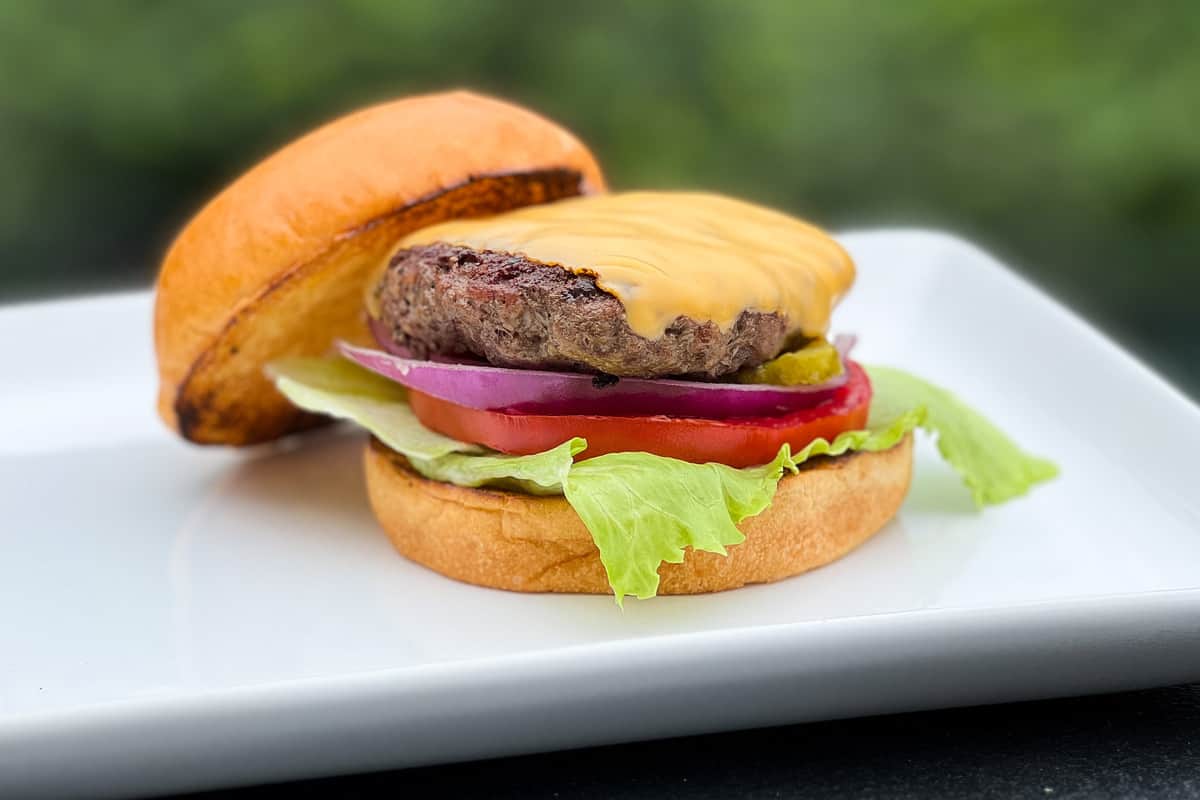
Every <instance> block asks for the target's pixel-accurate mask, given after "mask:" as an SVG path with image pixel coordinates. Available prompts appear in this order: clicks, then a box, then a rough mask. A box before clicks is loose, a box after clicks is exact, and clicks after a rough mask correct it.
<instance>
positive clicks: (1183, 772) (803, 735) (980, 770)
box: [190, 676, 1200, 800]
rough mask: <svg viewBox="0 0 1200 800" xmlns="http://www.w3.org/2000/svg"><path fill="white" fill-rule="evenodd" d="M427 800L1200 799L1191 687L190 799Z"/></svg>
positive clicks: (1197, 718) (1195, 691)
mask: <svg viewBox="0 0 1200 800" xmlns="http://www.w3.org/2000/svg"><path fill="white" fill-rule="evenodd" d="M1197 677H1200V676H1197ZM426 796H436V797H446V798H450V797H468V798H469V797H481V798H483V797H486V798H497V799H500V800H502V799H503V798H529V797H532V798H541V797H545V798H562V799H563V800H567V799H568V798H617V799H620V798H647V797H653V798H734V797H748V798H787V797H881V798H884V797H886V798H893V797H895V798H931V797H933V798H945V797H951V798H957V797H963V798H968V797H969V798H977V797H978V798H990V797H997V798H1025V797H1031V798H1042V799H1043V800H1045V798H1053V800H1063V798H1126V797H1134V798H1136V797H1148V798H1200V684H1196V685H1192V686H1179V687H1174V688H1169V689H1155V690H1149V691H1142V692H1129V693H1125V694H1115V695H1106V696H1099V697H1084V698H1075V699H1068V700H1049V701H1043V702H1036V703H1016V704H1011V705H1002V706H988V707H980V708H968V709H956V710H948V711H929V712H923V713H914V714H897V715H893V716H887V717H875V718H870V719H858V720H843V721H839V722H823V723H811V724H807V725H793V726H789V727H783V728H765V729H761V730H754V731H744V732H740V733H726V734H716V735H710V736H695V737H688V738H682V739H670V740H666V741H659V742H644V743H640V744H630V745H617V746H612V747H595V748H590V749H586V750H575V751H569V752H562V753H549V754H545V755H536V756H523V757H519V758H506V759H499V760H495V761H483V762H472V763H466V764H451V765H446V766H440V767H427V768H423V769H410V770H403V771H397V772H382V773H373V774H369V775H356V776H349V777H343V778H327V779H323V780H315V781H305V782H299V783H289V784H280V785H277V786H262V787H253V788H247V789H238V790H234V791H228V792H213V793H208V794H204V795H190V797H192V798H201V797H203V798H209V799H210V800H211V798H218V797H223V798H229V800H265V799H266V798H274V797H289V798H294V797H301V798H305V797H322V798H323V797H331V798H332V797H361V798H385V797H386V798H407V797H426Z"/></svg>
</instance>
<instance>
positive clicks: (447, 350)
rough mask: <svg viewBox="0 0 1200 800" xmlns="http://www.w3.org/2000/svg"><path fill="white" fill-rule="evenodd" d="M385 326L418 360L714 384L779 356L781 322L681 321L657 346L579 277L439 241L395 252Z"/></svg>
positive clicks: (385, 294) (746, 318)
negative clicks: (477, 361)
mask: <svg viewBox="0 0 1200 800" xmlns="http://www.w3.org/2000/svg"><path fill="white" fill-rule="evenodd" d="M376 291H377V292H378V298H379V307H380V313H381V320H382V322H383V323H384V327H385V328H386V329H387V330H388V331H390V332H391V335H392V338H393V340H394V341H395V343H396V344H398V345H401V346H403V347H406V348H408V349H409V350H411V351H412V352H413V354H414V355H415V356H417V357H418V358H426V357H428V356H430V355H434V354H442V355H469V356H475V357H479V358H483V359H486V360H487V361H488V362H490V363H492V364H496V365H498V366H509V367H521V368H526V369H538V368H542V369H571V370H582V371H588V372H603V373H608V374H610V375H619V376H628V377H639V378H655V377H662V376H666V375H686V376H691V377H698V378H719V377H721V376H724V375H728V374H729V373H732V372H735V371H737V370H738V369H741V368H742V367H746V366H754V365H757V364H761V363H762V362H764V361H767V360H769V359H771V358H773V357H775V355H777V354H778V353H779V351H780V350H781V349H782V348H783V345H784V341H785V339H786V337H787V320H786V319H785V318H784V317H783V316H781V315H779V314H767V313H762V312H757V311H743V312H742V314H741V315H740V316H739V317H738V319H737V321H736V322H735V323H734V324H733V326H732V327H731V328H730V329H729V330H727V331H722V330H721V329H720V327H719V326H717V325H716V324H715V323H713V322H711V321H707V320H694V319H691V318H689V317H678V318H676V319H675V321H674V322H673V323H671V325H670V326H668V327H667V329H666V331H665V332H664V333H663V335H662V336H660V337H659V338H657V339H646V338H644V337H642V336H638V335H637V334H636V333H634V332H633V331H632V330H631V329H630V327H629V323H628V321H627V320H626V316H625V307H624V306H623V305H622V304H621V301H620V300H618V299H617V298H616V297H614V296H613V295H611V294H609V293H607V292H605V291H604V290H603V289H601V288H600V287H599V286H597V285H596V280H595V278H594V277H592V276H590V275H576V274H574V273H572V272H570V271H568V270H566V269H563V268H562V267H559V266H554V265H549V264H543V263H541V262H538V261H533V260H531V259H529V258H526V257H525V256H522V255H519V254H514V253H499V252H495V251H491V250H472V249H470V248H466V247H458V246H455V245H450V244H444V243H436V244H432V245H426V246H422V247H414V248H411V249H407V250H401V251H399V252H397V253H396V255H395V256H394V257H393V258H392V261H391V263H390V264H389V266H388V268H387V271H386V273H385V274H384V277H383V279H382V281H381V282H380V285H379V287H378V288H377V289H376Z"/></svg>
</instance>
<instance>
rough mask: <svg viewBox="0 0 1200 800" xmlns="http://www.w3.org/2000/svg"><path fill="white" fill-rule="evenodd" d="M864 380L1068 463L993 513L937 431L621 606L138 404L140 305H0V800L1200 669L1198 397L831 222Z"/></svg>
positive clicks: (973, 697) (762, 721) (1091, 339)
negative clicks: (786, 531)
mask: <svg viewBox="0 0 1200 800" xmlns="http://www.w3.org/2000/svg"><path fill="white" fill-rule="evenodd" d="M844 241H845V243H846V244H847V245H848V246H849V248H850V249H851V250H852V251H853V253H854V255H855V256H856V258H857V260H858V263H859V265H860V277H859V282H858V285H857V287H856V289H855V291H854V292H853V293H852V294H851V297H850V298H849V299H848V300H847V302H846V303H845V305H844V307H843V308H842V309H841V310H840V311H839V313H838V314H837V315H836V327H837V329H838V330H845V331H855V332H857V333H858V334H859V335H860V345H859V350H858V357H859V358H860V359H861V360H863V361H865V362H867V363H876V362H877V363H886V364H893V365H896V366H900V367H905V368H910V369H912V370H913V371H915V372H917V373H919V374H921V375H924V376H926V377H928V378H930V379H932V380H934V381H937V382H940V383H943V384H945V385H947V386H950V387H952V388H953V389H954V390H956V391H957V392H959V393H960V394H962V395H963V396H964V397H966V398H968V399H969V400H970V401H971V402H972V403H974V404H975V405H977V406H978V407H979V408H981V409H983V410H984V411H986V413H988V414H989V415H990V416H991V417H992V418H993V419H994V420H996V421H997V422H998V423H999V424H1000V425H1001V426H1002V427H1004V428H1005V429H1007V430H1008V431H1009V432H1011V433H1012V435H1013V436H1014V437H1015V438H1016V439H1017V440H1018V441H1019V442H1021V443H1022V444H1024V445H1025V446H1027V447H1028V448H1030V449H1032V450H1034V451H1036V452H1039V453H1042V454H1045V455H1048V456H1051V457H1053V458H1054V459H1055V460H1057V461H1058V462H1059V463H1060V465H1061V466H1062V469H1063V474H1062V477H1061V478H1060V479H1058V480H1057V481H1055V482H1053V483H1050V484H1047V485H1044V486H1042V487H1040V488H1039V489H1037V490H1036V491H1035V492H1034V493H1033V494H1031V495H1030V496H1029V497H1027V498H1024V499H1022V500H1019V501H1016V502H1013V503H1011V504H1009V505H1005V506H1002V507H999V508H994V509H989V510H988V511H986V512H984V513H977V512H975V511H974V510H973V508H972V506H971V503H970V501H969V498H968V496H967V494H966V493H965V491H964V490H963V489H962V488H961V487H960V486H959V484H958V480H957V478H956V477H955V476H954V475H953V474H952V473H951V472H950V471H949V469H948V468H946V467H945V466H944V465H943V464H942V463H941V462H940V461H939V460H938V459H937V457H936V455H935V454H934V453H933V451H932V449H931V448H930V447H929V446H928V443H925V445H923V446H922V447H921V448H920V449H919V452H918V456H917V467H916V470H917V473H916V479H915V481H914V485H913V489H912V492H911V495H910V496H909V498H908V500H907V502H906V504H905V506H904V509H903V511H902V512H901V514H900V516H899V518H898V519H896V520H895V521H893V522H892V523H891V524H890V525H889V526H888V527H887V528H886V529H885V530H884V531H883V532H882V533H881V534H880V535H879V536H877V537H876V538H875V539H873V540H872V541H871V542H870V543H868V544H867V545H866V546H865V547H863V548H862V549H861V550H859V551H857V552H855V553H852V554H851V555H850V556H849V557H847V558H845V559H844V560H842V561H840V562H838V563H836V564H833V565H831V566H829V567H827V568H825V569H821V570H818V571H816V572H814V573H811V574H809V575H806V576H802V577H799V578H795V579H792V580H788V581H784V582H781V583H778V584H774V585H769V586H759V587H753V588H747V589H742V590H738V591H734V592H728V593H724V594H717V595H708V596H698V597H680V598H657V599H655V600H652V601H647V602H632V601H631V602H628V603H627V604H626V610H625V611H624V613H622V612H621V611H619V610H618V609H617V608H616V607H615V606H614V605H613V602H612V600H611V598H607V597H587V596H544V595H519V594H509V593H505V592H499V591H492V590H488V589H480V588H476V587H472V586H467V585H463V584H460V583H456V582H454V581H451V580H448V579H446V578H442V577H440V576H438V575H436V574H433V573H431V572H428V571H426V570H424V569H422V568H421V567H418V566H415V565H413V564H410V563H408V562H406V561H404V560H403V559H401V558H399V557H398V556H396V555H395V554H394V553H393V552H392V550H391V548H390V545H389V544H388V542H387V540H386V538H385V537H384V536H383V535H382V534H381V533H380V532H379V531H378V530H377V529H376V526H375V524H374V521H373V519H372V517H371V515H370V512H369V510H368V509H367V506H366V502H365V500H364V490H363V485H362V476H361V469H360V465H359V457H360V450H361V444H362V439H361V436H360V435H359V434H358V433H356V432H354V431H350V430H340V431H328V432H325V433H322V434H317V435H315V436H312V437H309V438H307V439H305V440H303V441H300V442H289V443H286V444H283V445H280V446H274V447H265V448H261V449H257V450H255V451H253V452H249V453H235V452H229V451H223V450H210V449H202V448H196V447H191V446H188V445H185V444H183V443H182V442H179V441H177V440H176V439H174V438H173V437H172V436H170V435H169V434H168V433H167V432H166V431H165V430H164V429H163V428H162V427H161V426H160V424H159V423H158V421H157V419H156V418H155V417H154V416H153V411H152V406H153V398H154V389H155V386H154V375H153V362H152V354H151V342H150V307H151V299H150V297H149V296H148V295H147V294H144V293H139V294H131V295H120V296H111V297H102V298H97V299H88V300H79V301H71V302H58V303H47V304H36V305H28V306H18V307H12V308H9V309H6V310H3V311H0V354H2V355H3V358H2V360H0V364H2V371H0V387H2V389H0V509H2V515H0V545H2V547H3V549H2V551H0V634H2V637H0V795H3V794H6V792H13V793H20V794H26V793H31V792H37V793H41V794H44V795H48V796H56V795H57V796H61V795H62V794H63V793H76V792H85V793H88V794H97V793H110V794H119V793H126V792H133V791H138V792H145V791H165V790H173V789H194V788H201V787H210V786H216V785H228V784H233V783H238V782H250V781H265V780H279V779H284V778H293V777H301V776H308V775H317V774H329V773H334V772H348V771H354V770H366V769H376V768H384V767H395V766H406V765H417V764H428V763H433V762H437V761H448V760H456V759H466V758H476V757H482V756H493V755H501V754H510V753H518V752H531V751H538V750H546V749H554V748H563V747H572V746H580V745H588V744H596V743H603V742H616V741H622V740H634V739H640V738H651V737H658V736H667V735H674V734H684V733H695V732H701V731H714V730H720V729H731V728H737V727H748V726H755V725H767V724H774V723H783V722H789V721H799V720H813V719H822V718H831V717H838V716H851V715H860V714H872V713H880V712H888V711H898V710H905V709H918V708H930V707H936V706H948V705H956V704H967V703H982V702H993V701H1002V700H1013V699H1021V698H1033V697H1047V696H1052V695H1064V694H1077V693H1085V692H1096V691H1106V690H1118V689H1125V688H1133V687H1141V686H1151V685H1156V684H1166V683H1172V682H1182V681H1185V680H1194V679H1200V589H1197V587H1200V475H1198V473H1197V469H1196V466H1195V453H1197V452H1200V412H1198V410H1197V408H1196V407H1195V406H1193V405H1191V404H1190V403H1189V402H1188V401H1187V400H1186V399H1185V398H1184V397H1183V396H1182V395H1180V394H1179V393H1178V392H1176V391H1175V390H1174V389H1172V388H1171V387H1170V386H1168V385H1167V384H1165V383H1164V382H1163V381H1162V380H1160V379H1159V378H1158V377H1156V376H1155V375H1153V374H1152V373H1150V372H1149V371H1147V370H1146V369H1145V368H1144V367H1142V366H1141V365H1139V364H1138V363H1137V362H1135V361H1134V360H1133V359H1131V358H1130V357H1129V356H1127V355H1126V354H1124V353H1123V352H1121V351H1120V350H1118V349H1117V348H1116V347H1114V346H1113V345H1112V344H1111V343H1109V342H1108V341H1107V340H1105V339H1104V338H1103V337H1101V336H1100V335H1098V334H1097V333H1096V332H1095V331H1094V330H1092V329H1091V328H1089V327H1088V326H1087V325H1085V324H1084V323H1082V322H1081V321H1080V320H1078V319H1077V318H1076V317H1074V316H1072V315H1071V314H1070V313H1068V312H1066V311H1064V310H1063V309H1062V308H1061V307H1060V306H1058V305H1056V304H1055V303H1054V302H1053V301H1051V300H1049V299H1047V298H1046V297H1045V296H1043V295H1042V294H1040V293H1039V292H1037V291H1036V290H1034V289H1033V288H1031V287H1030V286H1029V285H1027V284H1026V283H1024V282H1022V281H1021V280H1020V279H1018V278H1016V277H1015V276H1014V275H1012V274H1011V273H1010V272H1008V271H1006V270H1005V269H1004V268H1002V267H1001V266H1000V265H998V264H997V263H996V262H995V261H994V260H993V259H991V258H990V257H988V256H987V255H985V254H984V253H981V252H980V251H979V250H977V249H975V248H973V247H972V246H970V245H968V244H965V243H963V242H962V241H959V240H956V239H953V238H950V237H947V236H943V235H938V234H932V233H923V232H912V231H881V232H873V233H860V234H850V235H847V236H846V237H844Z"/></svg>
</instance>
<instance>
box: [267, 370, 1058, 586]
mask: <svg viewBox="0 0 1200 800" xmlns="http://www.w3.org/2000/svg"><path fill="white" fill-rule="evenodd" d="M268 372H269V374H270V375H271V377H272V378H273V379H274V381H275V383H276V386H278V388H279V390H280V391H281V392H282V393H283V394H284V395H286V396H287V397H288V398H289V399H291V401H292V402H294V403H295V404H296V405H298V406H300V407H301V408H304V409H306V410H308V411H313V412H317V413H323V414H328V415H330V416H333V417H337V418H339V419H347V420H351V421H353V422H355V423H357V424H359V425H361V426H362V427H364V428H366V429H367V430H369V431H370V432H371V433H372V434H374V435H375V436H376V437H377V438H379V439H380V441H382V442H383V443H384V444H386V445H387V446H388V447H391V448H392V449H393V450H396V451H397V452H399V453H401V454H402V455H404V456H405V457H406V458H407V459H408V461H409V463H410V464H412V467H413V469H414V470H416V471H417V472H418V473H420V474H421V475H424V476H425V477H427V478H430V479H433V480H439V481H445V482H448V483H453V484H456V485H459V486H472V487H477V486H488V487H494V488H501V489H514V490H519V491H524V492H528V493H531V494H543V495H544V494H564V495H565V496H566V499H567V502H569V503H570V504H571V506H572V507H573V508H574V509H575V511H576V512H577V513H578V514H579V516H580V518H581V519H582V520H583V522H584V524H585V525H586V526H587V528H588V530H589V531H590V532H591V534H592V538H593V539H594V540H595V542H596V546H597V548H598V549H599V551H600V558H601V561H602V562H603V563H604V568H605V570H606V571H607V573H608V578H609V582H610V583H611V584H612V588H613V593H614V594H615V595H616V599H617V603H618V604H620V603H621V601H622V599H623V598H624V596H625V595H630V594H631V595H634V596H636V597H639V598H647V597H653V596H654V594H655V593H656V592H657V590H658V582H659V578H658V568H659V566H660V565H661V564H662V563H663V562H668V563H679V562H681V561H682V560H683V558H684V554H685V552H686V550H687V548H689V547H690V548H693V549H696V550H705V551H708V552H713V553H720V554H725V553H726V548H727V547H730V546H732V545H736V544H739V543H740V542H741V541H742V540H743V539H744V537H743V535H742V533H741V531H739V530H738V528H737V525H738V523H740V522H742V520H744V519H746V518H747V517H752V516H755V515H756V514H760V513H762V511H763V510H764V509H766V508H767V507H768V506H769V505H770V504H771V500H772V498H773V497H774V495H775V489H776V486H777V485H778V483H779V480H780V478H781V477H782V476H783V473H784V472H785V471H793V472H794V471H796V469H797V467H798V466H799V465H800V464H802V463H804V462H805V461H806V460H808V459H809V458H812V457H814V456H821V455H832V456H836V455H841V454H843V453H846V452H849V451H852V450H864V451H879V450H886V449H888V448H890V447H894V446H895V445H896V444H897V443H899V442H900V440H901V439H902V438H903V437H904V436H905V435H906V434H908V433H909V432H910V431H912V430H913V429H914V428H917V427H921V428H923V429H925V430H927V431H929V432H930V433H932V434H934V435H936V436H937V443H938V449H939V450H940V451H941V453H942V455H943V456H944V457H945V458H946V460H947V461H948V462H950V464H951V466H953V467H954V468H955V469H956V470H957V471H958V472H959V473H960V474H961V475H962V477H963V481H964V483H965V484H966V485H967V487H968V488H969V489H970V491H971V493H972V495H973V497H974V498H975V501H976V503H977V504H979V505H984V504H989V503H999V502H1003V501H1005V500H1008V499H1010V498H1013V497H1016V496H1018V495H1020V494H1023V493H1025V492H1026V491H1028V490H1029V488H1030V487H1031V486H1033V485H1034V484H1035V483H1037V482H1039V481H1042V480H1046V479H1047V478H1050V477H1053V476H1054V475H1055V474H1056V472H1057V470H1056V468H1055V467H1054V465H1053V464H1051V463H1050V462H1048V461H1045V460H1043V459H1040V458H1037V457H1035V456H1031V455H1029V454H1027V453H1025V452H1023V451H1022V450H1020V449H1019V448H1018V447H1017V446H1016V445H1015V444H1013V442H1012V441H1011V440H1010V439H1008V437H1007V436H1005V435H1004V434H1003V433H1002V432H1001V431H1000V430H999V429H997V428H996V427H995V426H993V425H992V424H991V423H989V422H988V421H987V420H986V419H984V418H983V417H982V416H981V415H979V414H978V413H977V412H975V411H973V410H972V409H971V408H969V407H968V406H967V405H965V404H964V403H963V402H962V401H961V400H959V399H958V398H956V397H955V396H954V395H953V394H951V393H950V392H948V391H946V390H945V389H941V388H939V387H937V386H934V385H932V384H930V383H927V382H925V381H923V380H921V379H919V378H916V377H914V376H912V375H909V374H907V373H905V372H901V371H900V370H895V369H891V368H887V367H872V368H870V369H869V370H868V372H869V374H870V376H871V382H872V384H873V386H874V390H875V394H874V398H873V400H872V405H871V415H870V419H869V421H868V424H867V427H866V428H865V429H863V430H857V431H847V432H845V433H843V434H841V435H839V436H838V437H837V438H835V439H834V440H833V441H832V442H828V441H826V440H824V439H817V440H815V441H813V442H811V443H809V444H808V445H807V446H806V447H804V448H803V449H802V450H800V451H799V452H796V453H792V452H791V450H790V448H789V447H788V446H787V445H784V446H783V447H782V448H780V450H779V454H778V455H777V456H776V457H775V459H774V460H773V461H772V462H771V463H769V464H764V465H762V466H757V467H749V468H745V469H734V468H732V467H727V466H725V465H723V464H691V463H688V462H685V461H679V460H676V459H673V458H664V457H662V456H656V455H651V454H649V453H611V454H608V455H602V456H598V457H596V458H592V459H587V460H585V461H581V462H579V463H574V457H575V456H576V455H578V454H579V453H581V452H583V451H584V449H585V448H586V447H587V442H586V441H584V440H583V439H580V438H575V439H571V440H569V441H566V442H563V443H562V444H561V445H559V446H558V447H555V448H553V449H551V450H547V451H545V452H543V453H538V454H536V455H529V456H510V455H502V454H499V453H495V452H492V451H490V450H487V449H485V448H482V447H480V446H478V445H473V444H468V443H465V442H459V441H457V440H455V439H451V438H449V437H446V436H442V435H441V434H438V433H435V432H433V431H430V430H428V429H427V428H425V427H424V426H423V425H421V423H420V422H419V421H418V420H417V418H416V416H415V415H414V414H413V413H412V411H411V410H410V409H409V407H408V403H407V401H406V395H405V392H404V389H403V388H402V387H400V386H398V385H397V384H395V383H392V382H391V381H389V380H387V379H386V378H382V377H379V376H377V375H375V374H373V373H371V372H369V371H367V370H365V369H362V368H360V367H358V366H356V365H354V364H352V363H350V362H348V361H345V360H343V359H336V358H331V359H311V358H306V359H286V360H283V361H278V362H275V363H273V364H271V366H270V367H269V369H268Z"/></svg>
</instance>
